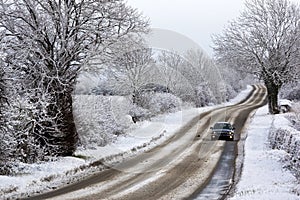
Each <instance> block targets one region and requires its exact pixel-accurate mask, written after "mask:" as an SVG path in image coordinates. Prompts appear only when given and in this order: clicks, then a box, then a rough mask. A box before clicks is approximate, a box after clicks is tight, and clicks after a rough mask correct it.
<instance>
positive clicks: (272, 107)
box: [265, 81, 281, 115]
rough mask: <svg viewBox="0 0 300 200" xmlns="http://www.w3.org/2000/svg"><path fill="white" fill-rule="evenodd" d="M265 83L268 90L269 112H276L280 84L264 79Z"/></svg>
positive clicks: (277, 110) (273, 113) (277, 109)
mask: <svg viewBox="0 0 300 200" xmlns="http://www.w3.org/2000/svg"><path fill="white" fill-rule="evenodd" d="M265 85H266V87H267V92H268V105H269V112H270V114H272V115H275V114H278V113H279V106H278V93H279V90H280V87H281V86H280V85H277V84H274V83H272V82H271V81H265Z"/></svg>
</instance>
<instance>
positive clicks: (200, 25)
mask: <svg viewBox="0 0 300 200" xmlns="http://www.w3.org/2000/svg"><path fill="white" fill-rule="evenodd" d="M292 1H294V2H300V0H292ZM127 2H128V4H129V5H131V6H132V7H134V8H137V9H138V10H139V11H141V12H142V13H143V14H144V15H145V16H147V17H149V18H150V21H151V27H153V28H162V29H169V30H172V31H176V32H178V33H181V34H183V35H185V36H186V37H189V38H190V39H192V40H194V41H195V42H196V43H198V45H199V46H201V47H202V48H203V49H204V51H206V53H208V54H209V55H212V48H211V46H212V45H213V43H212V41H211V35H212V34H220V33H222V30H223V29H224V27H225V26H227V25H228V22H229V21H230V20H233V19H236V18H237V17H238V16H239V14H240V12H241V11H242V10H243V4H244V2H245V0H127Z"/></svg>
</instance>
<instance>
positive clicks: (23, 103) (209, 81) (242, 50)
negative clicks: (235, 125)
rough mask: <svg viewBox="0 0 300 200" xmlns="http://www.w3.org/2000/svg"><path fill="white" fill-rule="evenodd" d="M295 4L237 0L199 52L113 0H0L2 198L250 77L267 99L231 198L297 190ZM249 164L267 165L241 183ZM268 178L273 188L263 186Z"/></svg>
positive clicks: (43, 182) (74, 168) (147, 138)
mask: <svg viewBox="0 0 300 200" xmlns="http://www.w3.org/2000/svg"><path fill="white" fill-rule="evenodd" d="M299 11H300V8H299V4H295V3H293V2H290V1H286V0H266V1H263V0H252V1H248V2H247V3H246V8H245V10H244V11H243V12H242V13H241V15H240V17H239V18H237V19H236V20H235V21H233V22H231V23H230V24H229V25H228V26H227V27H226V28H225V29H224V32H223V33H218V34H219V35H215V36H213V38H214V52H215V54H214V56H213V57H210V56H208V55H207V54H206V53H205V52H204V51H203V50H201V49H196V48H194V46H193V47H191V48H190V49H185V50H184V51H183V52H178V51H176V50H174V49H172V48H168V49H167V48H165V49H162V48H157V47H153V46H151V43H149V40H147V37H148V36H149V35H151V33H153V32H152V31H151V30H152V29H151V19H148V18H146V17H145V16H143V15H142V13H141V12H140V11H139V10H137V9H135V8H132V7H131V6H129V5H128V4H127V2H126V1H123V0H116V1H105V0H103V1H96V0H88V1H83V0H80V1H69V0H65V1H46V0H38V1H33V0H21V1H10V0H3V1H1V5H0V19H1V20H0V45H1V46H0V51H1V56H0V59H1V61H0V64H1V69H0V127H1V129H0V167H1V168H0V175H1V176H0V196H1V198H2V197H3V199H10V198H12V199H14V198H20V197H26V196H28V195H32V194H38V193H41V192H46V191H50V190H53V189H56V188H59V187H62V186H63V185H66V184H69V183H73V182H75V181H78V180H81V179H82V178H84V177H85V176H88V175H92V174H93V173H95V172H96V171H101V170H104V169H105V168H106V167H107V166H110V165H112V164H114V163H117V162H121V161H122V159H124V158H126V157H129V156H132V155H134V154H137V153H140V152H144V151H146V150H149V149H151V148H153V147H154V146H157V145H159V144H161V143H162V142H163V141H165V140H167V139H168V138H169V137H171V136H172V135H173V134H175V133H176V130H178V129H180V127H182V126H184V125H185V123H187V122H188V121H190V120H191V119H193V117H195V116H196V115H199V113H203V112H205V111H207V110H211V109H213V108H216V107H221V106H225V105H229V104H234V103H237V102H239V101H241V100H242V99H244V98H246V97H247V94H249V93H250V91H251V86H250V85H254V84H260V85H261V84H262V85H264V86H265V87H266V88H267V92H268V98H267V99H268V105H266V106H265V107H262V108H261V109H259V110H258V111H257V112H256V114H253V115H252V116H251V118H250V120H249V122H248V124H247V125H246V127H247V130H246V133H247V134H246V135H247V136H248V138H247V139H246V141H245V143H242V144H243V145H245V149H244V151H245V157H243V156H242V158H241V159H242V160H243V161H244V162H245V164H244V166H243V170H242V172H241V174H239V176H241V177H240V182H239V183H237V185H236V189H235V190H234V192H232V194H231V197H230V198H231V199H241V198H243V199H247V198H249V199H253V198H256V197H259V196H256V195H261V194H262V193H264V195H265V196H264V198H263V199H268V198H269V199H274V198H275V199H276V198H277V199H281V198H282V197H283V196H284V197H285V195H289V198H290V199H297V198H299V195H300V188H299V186H298V185H299V181H300V171H299V170H300V145H299V144H300V103H299V101H300V82H299V75H300V73H299V72H300V67H299V66H300V49H299V46H300V12H299ZM160 31H161V33H167V34H169V36H170V38H171V35H170V32H169V31H167V30H163V29H161V30H160ZM216 34H217V33H216ZM147 35H148V36H147ZM172 36H174V38H175V34H174V35H172ZM176 37H177V36H176ZM174 38H173V41H172V42H174V43H180V41H179V40H176V39H178V37H177V38H175V39H174ZM283 100H284V101H283ZM284 106H285V107H284ZM261 126H262V127H264V128H261V129H259V128H260V127H261ZM256 129H257V130H258V131H257V132H256V133H255V131H253V130H256ZM255 134H257V135H255ZM252 135H254V136H252ZM254 138H255V139H254ZM257 138H258V139H257ZM256 140H258V141H259V143H258V144H257V146H255V145H254V144H255V143H256ZM241 142H242V141H241ZM249 154H253V155H252V156H254V157H257V156H258V157H259V158H260V159H261V160H263V161H262V162H260V164H257V165H254V164H255V162H256V160H251V157H250V158H249V156H248V155H249ZM264 156H265V157H264ZM268 162H270V163H271V164H272V166H273V163H276V164H274V165H276V166H277V168H276V170H277V171H276V170H275V169H273V168H268V167H270V166H268V165H270V163H268ZM103 163H105V164H104V165H103ZM249 166H250V167H249ZM249 168H255V172H257V174H258V175H257V176H259V169H261V170H262V171H263V172H266V173H265V174H266V177H267V178H266V182H262V183H257V182H255V180H254V179H253V180H252V181H251V182H250V183H247V181H245V180H249V179H250V175H249V171H247V170H248V169H249ZM272 171H275V172H274V173H272ZM252 172H253V171H252ZM268 173H269V174H268ZM274 174H275V175H276V176H275V175H274ZM272 177H284V178H282V179H281V178H278V180H277V181H275V182H274V179H272ZM285 178H286V179H285ZM268 180H269V182H268ZM259 184H262V185H264V186H261V187H260V186H259ZM272 184H273V185H276V191H275V192H274V190H272V191H270V190H268V189H262V188H271V187H272V186H273V185H272ZM284 184H288V186H287V188H285V189H284V188H283V187H281V185H284ZM277 185H280V186H278V188H277ZM262 190H263V191H262ZM85 192H86V193H90V192H92V191H84V192H83V193H82V194H84V193H85ZM276 192H277V193H278V194H280V195H277V196H276V194H277V193H276ZM271 193H274V194H275V195H274V196H272V195H271ZM260 197H261V196H260ZM68 198H71V197H68Z"/></svg>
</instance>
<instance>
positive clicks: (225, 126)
mask: <svg viewBox="0 0 300 200" xmlns="http://www.w3.org/2000/svg"><path fill="white" fill-rule="evenodd" d="M230 128H231V126H230V124H226V123H217V124H215V125H214V129H230Z"/></svg>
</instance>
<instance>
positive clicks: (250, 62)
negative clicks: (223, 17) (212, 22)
mask: <svg viewBox="0 0 300 200" xmlns="http://www.w3.org/2000/svg"><path fill="white" fill-rule="evenodd" d="M299 41H300V9H299V6H297V5H295V4H293V3H291V2H289V1H288V0H249V1H247V2H246V10H245V11H244V12H243V13H242V14H241V16H240V17H239V18H238V19H237V20H236V21H233V22H232V23H231V24H230V25H229V26H228V28H226V29H225V30H224V33H223V35H219V36H216V37H215V38H214V42H215V45H216V46H215V48H214V50H215V53H216V57H217V59H219V60H220V61H223V62H226V63H227V64H231V65H233V66H236V68H237V69H239V70H244V71H247V72H249V73H252V74H255V75H256V76H257V77H258V78H260V79H262V80H263V81H264V84H265V86H266V88H267V91H268V102H269V112H270V113H272V114H276V113H278V112H279V109H278V92H279V90H280V88H281V86H282V85H283V84H285V83H287V82H290V81H293V80H295V79H297V78H299V70H298V71H297V68H299V65H300V60H299V57H300V49H299Z"/></svg>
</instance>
